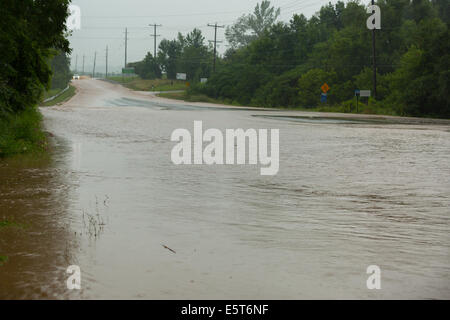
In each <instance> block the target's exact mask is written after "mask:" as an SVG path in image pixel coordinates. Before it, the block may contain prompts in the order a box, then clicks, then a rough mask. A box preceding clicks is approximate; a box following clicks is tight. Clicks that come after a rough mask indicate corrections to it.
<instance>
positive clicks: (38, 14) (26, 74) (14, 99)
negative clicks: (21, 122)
mask: <svg viewBox="0 0 450 320" xmlns="http://www.w3.org/2000/svg"><path fill="white" fill-rule="evenodd" d="M68 5H69V0H45V1H44V0H36V1H34V0H23V1H17V0H2V1H1V4H0V52H2V54H1V55H0V65H1V66H2V71H1V73H0V110H1V112H3V113H4V112H18V111H22V110H25V109H26V108H29V107H33V106H35V105H36V104H37V103H38V102H39V100H40V98H41V96H42V93H43V90H44V89H48V88H49V87H50V80H51V76H52V71H51V66H50V64H49V63H48V61H49V60H50V59H51V58H52V57H53V56H54V55H56V54H57V53H58V51H60V52H64V53H70V49H69V42H68V40H67V39H66V37H65V35H66V33H67V29H66V19H67V17H68V15H69V13H68Z"/></svg>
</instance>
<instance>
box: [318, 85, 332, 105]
mask: <svg viewBox="0 0 450 320" xmlns="http://www.w3.org/2000/svg"><path fill="white" fill-rule="evenodd" d="M320 89H322V92H323V93H322V94H321V95H320V102H321V103H327V92H328V91H330V86H329V85H328V84H327V83H324V84H323V85H322V86H321V87H320Z"/></svg>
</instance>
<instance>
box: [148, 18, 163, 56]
mask: <svg viewBox="0 0 450 320" xmlns="http://www.w3.org/2000/svg"><path fill="white" fill-rule="evenodd" d="M149 26H150V27H154V33H153V34H151V35H150V36H151V37H153V40H154V47H153V48H154V56H153V58H155V59H156V38H157V37H160V36H161V35H160V34H156V28H157V27H162V25H161V24H149Z"/></svg>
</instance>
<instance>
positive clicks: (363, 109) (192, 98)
mask: <svg viewBox="0 0 450 320" xmlns="http://www.w3.org/2000/svg"><path fill="white" fill-rule="evenodd" d="M158 96H159V97H161V98H168V99H175V100H182V101H187V102H208V103H215V104H223V105H229V106H237V107H249V106H250V107H256V108H264V107H261V106H258V105H243V104H239V103H238V102H236V101H232V100H229V99H215V98H211V97H209V96H207V95H205V94H197V93H189V91H185V92H167V93H160V94H158ZM275 109H280V110H296V111H309V112H334V113H355V114H377V115H391V116H396V115H398V114H396V112H395V111H394V110H393V109H392V108H389V107H386V106H383V105H382V104H381V103H379V102H374V101H373V100H372V101H370V102H369V103H362V102H359V104H358V109H357V108H356V101H354V100H348V101H345V102H343V103H340V104H336V105H322V106H318V107H310V108H305V107H275Z"/></svg>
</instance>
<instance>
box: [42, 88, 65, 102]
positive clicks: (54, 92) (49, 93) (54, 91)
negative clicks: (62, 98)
mask: <svg viewBox="0 0 450 320" xmlns="http://www.w3.org/2000/svg"><path fill="white" fill-rule="evenodd" d="M62 90H63V89H50V90H48V91H45V92H44V98H43V99H44V100H45V99H48V98H50V97H53V96H54V95H57V94H58V92H61V91H62Z"/></svg>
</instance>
